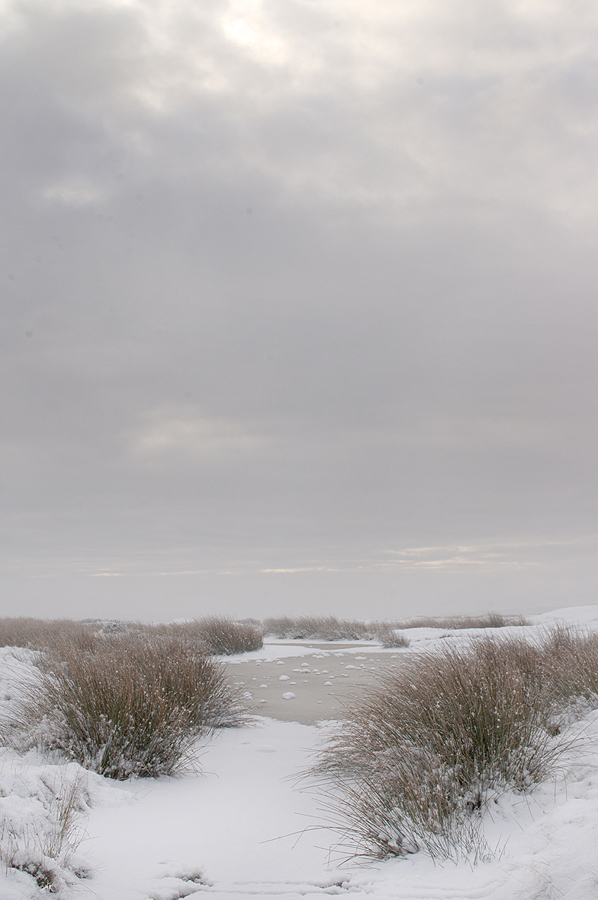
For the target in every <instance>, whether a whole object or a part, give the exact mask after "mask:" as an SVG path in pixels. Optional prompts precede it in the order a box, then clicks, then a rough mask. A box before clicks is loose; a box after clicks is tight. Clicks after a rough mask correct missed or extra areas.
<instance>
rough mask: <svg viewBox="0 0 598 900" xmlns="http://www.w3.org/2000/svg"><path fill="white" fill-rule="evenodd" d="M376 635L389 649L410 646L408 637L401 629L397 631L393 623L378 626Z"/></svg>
mask: <svg viewBox="0 0 598 900" xmlns="http://www.w3.org/2000/svg"><path fill="white" fill-rule="evenodd" d="M376 637H377V638H378V640H379V641H380V643H381V644H382V646H383V647H384V648H385V649H386V650H389V649H391V648H399V647H408V646H409V644H410V641H409V638H408V637H406V636H405V635H404V634H403V633H402V632H401V631H397V629H396V628H393V626H392V625H390V624H388V623H386V622H384V623H382V624H381V625H379V626H378V628H377V630H376Z"/></svg>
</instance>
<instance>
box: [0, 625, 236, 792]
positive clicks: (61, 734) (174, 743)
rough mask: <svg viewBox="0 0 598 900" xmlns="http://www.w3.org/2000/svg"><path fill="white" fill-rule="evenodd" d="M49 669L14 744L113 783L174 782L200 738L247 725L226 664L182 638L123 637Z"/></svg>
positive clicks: (61, 656)
mask: <svg viewBox="0 0 598 900" xmlns="http://www.w3.org/2000/svg"><path fill="white" fill-rule="evenodd" d="M39 665H40V668H39V673H38V675H37V677H36V678H35V679H33V680H30V682H29V684H28V685H27V689H26V692H25V696H24V697H23V698H22V699H21V700H20V701H19V702H18V703H17V704H16V709H15V710H14V711H13V713H12V717H11V723H10V728H9V737H10V740H11V741H12V743H13V745H19V744H20V745H21V746H35V747H38V748H40V749H42V750H58V751H61V752H62V753H63V754H65V755H66V756H67V757H68V758H70V759H73V760H75V761H77V762H78V763H80V764H81V765H82V766H84V767H85V768H87V769H90V770H92V771H95V772H98V773H100V774H103V775H106V776H108V777H110V778H115V779H119V780H122V779H125V778H129V777H131V776H133V775H135V776H140V777H156V776H160V775H170V774H172V773H173V772H176V771H177V770H179V769H180V768H181V767H182V766H183V765H184V763H185V761H186V759H187V755H188V753H189V751H190V750H191V748H192V746H193V744H194V743H195V742H196V740H197V739H198V738H199V737H201V736H205V735H206V734H208V733H209V732H210V731H212V730H213V729H215V728H217V727H223V726H230V725H236V724H240V723H241V722H242V721H243V718H244V712H243V707H242V703H241V700H240V698H239V691H238V689H236V688H234V687H233V686H232V685H231V684H230V683H229V681H228V680H227V678H226V676H225V672H224V669H223V666H222V665H221V664H220V663H219V662H218V661H216V660H214V659H212V658H210V657H209V656H207V655H206V654H205V653H204V652H202V650H201V648H198V646H197V644H196V643H193V642H189V641H185V640H184V639H182V638H181V637H173V636H172V635H164V636H154V637H153V638H152V640H148V639H147V638H146V637H144V636H143V635H139V634H137V635H135V634H133V635H118V636H115V637H113V638H105V639H103V640H101V641H98V642H96V644H95V645H94V647H93V649H92V650H81V649H79V648H78V647H76V646H73V647H70V648H68V647H63V648H62V649H61V651H60V653H54V654H44V655H43V656H42V658H41V660H40V663H39Z"/></svg>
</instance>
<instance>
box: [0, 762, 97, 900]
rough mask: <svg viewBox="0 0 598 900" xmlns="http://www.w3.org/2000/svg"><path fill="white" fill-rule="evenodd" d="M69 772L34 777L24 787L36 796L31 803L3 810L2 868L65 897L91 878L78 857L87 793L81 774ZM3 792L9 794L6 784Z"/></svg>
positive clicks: (0, 826) (0, 824)
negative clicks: (81, 818) (81, 815)
mask: <svg viewBox="0 0 598 900" xmlns="http://www.w3.org/2000/svg"><path fill="white" fill-rule="evenodd" d="M68 769H69V767H68V766H65V767H58V768H57V769H56V770H55V772H54V777H52V774H50V773H48V774H46V773H44V774H42V775H40V776H38V777H37V778H36V777H35V776H29V777H28V778H27V779H25V781H24V782H23V783H22V784H21V791H23V788H25V789H26V788H27V787H29V790H30V791H31V794H30V795H29V797H28V798H27V799H28V802H26V803H22V804H18V805H14V804H7V805H6V806H3V807H1V808H0V866H1V867H2V868H3V869H4V870H5V871H6V872H9V871H10V870H14V871H16V872H21V873H23V874H24V875H25V876H29V877H30V878H31V879H32V881H33V883H34V885H35V887H36V888H38V889H40V890H42V891H44V893H45V892H48V893H52V894H61V893H62V892H63V890H66V889H68V888H69V887H70V888H72V887H74V885H75V884H76V883H77V879H80V878H86V877H88V876H89V870H88V869H87V867H86V865H85V864H83V863H82V861H81V860H80V859H79V858H78V857H77V853H76V851H77V848H78V845H79V843H80V842H81V840H82V838H83V832H82V830H81V829H80V827H79V825H78V818H79V814H80V812H81V811H82V810H83V809H85V808H86V800H87V789H86V784H85V781H84V778H83V777H82V776H81V774H77V775H75V777H74V778H73V776H72V774H71V773H69V772H68ZM10 780H11V779H10V778H8V781H9V782H10ZM0 781H1V779H0ZM1 788H2V792H3V794H4V790H5V785H4V784H2V785H1ZM9 791H10V787H9ZM36 896H37V894H36Z"/></svg>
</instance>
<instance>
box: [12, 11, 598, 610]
mask: <svg viewBox="0 0 598 900" xmlns="http://www.w3.org/2000/svg"><path fill="white" fill-rule="evenodd" d="M0 16H1V20H2V29H0V33H1V35H2V37H0V60H1V61H0V109H1V114H2V121H3V143H4V145H5V146H4V152H3V161H4V164H3V166H2V169H1V170H0V189H1V195H2V197H3V204H4V210H3V212H4V215H3V216H2V225H1V226H0V227H1V228H2V240H1V241H0V247H1V248H2V250H1V251H0V278H2V279H3V282H4V285H3V304H2V307H3V328H2V334H3V338H2V354H1V356H0V367H1V370H2V375H3V379H4V384H5V389H4V391H3V398H4V415H3V416H2V422H3V426H2V434H1V436H0V448H1V452H2V458H3V465H2V472H3V480H4V490H3V496H4V498H5V499H4V502H3V507H4V516H3V522H4V526H3V534H2V546H3V547H4V553H3V563H2V565H3V571H4V576H2V577H4V579H5V590H6V593H7V596H8V597H9V598H10V599H9V604H12V606H11V611H15V610H19V611H21V610H22V609H23V608H25V609H27V610H30V611H33V612H40V611H41V610H45V611H47V612H48V613H52V612H54V613H56V614H61V613H64V614H66V613H69V614H72V613H73V610H77V609H80V610H81V611H82V613H83V614H99V615H101V614H103V611H105V610H106V609H109V608H111V606H110V604H112V603H113V598H115V597H118V598H119V600H118V602H119V604H123V606H122V608H123V611H124V613H126V614H127V615H133V614H147V615H150V614H151V615H157V616H167V615H170V614H181V615H182V614H188V613H189V612H190V611H193V612H202V611H210V612H211V611H213V610H212V608H211V606H210V604H211V603H213V604H219V608H222V609H224V610H226V611H230V612H233V613H235V614H237V613H239V612H241V611H244V612H245V613H246V614H249V615H250V614H252V613H253V614H257V615H260V614H265V613H266V612H271V611H273V609H275V608H276V609H280V608H286V606H287V605H288V604H290V603H292V604H294V606H295V607H297V606H298V605H301V604H302V605H303V606H304V607H305V608H310V609H312V608H313V607H314V606H315V608H316V609H319V608H326V609H330V610H332V611H335V612H342V611H344V610H346V611H347V612H351V614H354V613H359V612H361V613H362V614H364V615H365V614H372V615H376V614H378V615H386V614H388V613H389V612H394V611H396V612H397V614H399V613H401V612H403V611H409V610H411V609H412V608H414V607H417V608H418V609H419V608H420V607H421V604H422V602H425V603H427V604H428V605H429V606H430V611H431V612H435V611H438V609H441V608H445V607H446V608H450V609H451V611H460V610H463V611H466V609H471V608H479V607H480V606H491V605H493V606H495V607H503V608H510V607H512V606H513V605H514V604H515V606H517V605H519V606H521V607H524V606H525V607H526V608H530V609H531V608H543V607H544V606H545V605H546V604H545V599H544V598H545V597H546V596H547V592H548V596H549V597H550V600H551V601H552V599H554V603H555V605H561V606H562V605H565V604H566V603H568V602H571V603H577V602H578V601H579V598H580V596H583V599H584V600H585V601H586V602H591V599H588V598H591V597H592V590H593V588H592V585H593V583H594V581H595V576H596V574H598V573H597V572H596V569H595V564H594V562H593V559H594V557H595V549H596V538H595V536H596V534H597V533H598V527H597V522H596V499H595V498H596V462H595V461H596V459H597V458H598V454H597V450H598V448H597V446H596V445H597V416H596V389H595V386H596V375H597V371H596V369H597V365H598V363H597V360H598V356H597V354H596V352H595V346H596V325H597V318H598V307H597V305H596V303H595V298H594V285H595V283H596V274H597V272H596V269H597V267H598V263H597V261H596V253H595V237H596V227H597V224H598V222H597V217H598V183H597V178H598V175H597V172H598V170H597V169H596V165H595V159H596V150H597V147H596V143H597V133H598V106H597V98H598V54H597V52H596V47H597V46H598V10H596V8H595V6H594V5H593V4H591V3H589V2H585V0H575V2H571V0H567V2H564V0H563V2H560V0H554V2H551V3H549V4H546V3H542V4H539V3H537V2H535V0H489V2H487V3H484V4H482V5H475V6H472V4H471V3H467V2H456V3H451V4H446V3H444V2H442V0H426V2H422V0H417V2H415V0H413V2H411V0H403V2H401V3H400V4H397V3H396V2H394V0H393V2H390V0H388V2H386V0H376V2H375V3H372V4H363V3H362V2H357V0H355V2H353V0H343V2H342V3H341V2H337V0H323V2H319V3H315V2H312V0H301V2H299V0H284V2H278V0H277V2H274V0H272V2H268V0H235V2H233V0H231V2H226V0H206V2H202V3H201V4H198V3H196V2H191V0H178V2H177V3H176V4H172V3H169V2H167V0H153V2H143V3H141V2H133V0H132V2H126V0H43V2H42V0H26V2H22V0H20V2H16V0H3V2H2V3H1V4H0ZM422 547H423V548H432V550H430V551H429V552H428V551H426V552H425V553H424V552H423V551H422V553H420V552H419V551H417V552H415V551H413V548H422ZM462 547H466V548H472V549H469V550H466V551H461V550H459V548H462ZM557 547H558V548H559V549H558V550H555V548H557ZM433 548H439V549H438V550H434V549H433ZM418 554H419V555H418ZM432 569H434V570H435V573H434V575H433V578H432V580H430V578H431V576H430V572H429V570H432ZM424 570H426V571H425V572H424ZM160 573H162V574H161V575H160ZM227 573H228V574H227ZM285 574H286V576H287V577H286V578H285ZM106 575H111V576H112V577H111V578H107V577H96V578H95V579H93V578H92V576H106ZM117 575H120V576H121V578H120V579H117V578H116V576H117ZM270 576H271V577H270ZM269 577H270V581H269V580H268V579H269ZM122 579H128V582H127V586H126V587H118V588H116V587H115V586H114V585H115V583H116V581H117V580H118V581H119V585H120V584H121V582H122ZM380 579H381V580H380ZM100 583H101V585H103V587H101V588H100V587H99V586H98V585H100ZM150 584H151V587H149V585H150ZM274 584H275V585H276V587H275V588H273V587H272V585H274ZM162 585H165V586H164V587H163V586H162ZM256 585H257V587H256ZM263 585H268V586H267V587H263ZM569 589H571V590H574V591H575V592H576V593H575V596H574V595H571V596H570V597H569V596H568V591H569ZM119 592H120V593H119ZM85 597H89V598H90V599H89V600H86V599H84V598H85ZM149 597H151V598H152V599H151V601H150V600H149V599H148V598H149ZM80 598H81V599H80ZM364 602H365V603H367V605H368V608H367V610H366V609H364ZM78 604H79V605H78ZM81 604H82V605H81ZM202 604H203V606H205V607H206V609H203V608H202ZM432 607H433V608H432Z"/></svg>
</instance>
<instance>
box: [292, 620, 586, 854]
mask: <svg viewBox="0 0 598 900" xmlns="http://www.w3.org/2000/svg"><path fill="white" fill-rule="evenodd" d="M597 687H598V637H597V636H589V635H575V634H573V633H568V632H567V633H563V631H562V630H560V631H559V630H557V631H553V632H551V633H549V634H548V635H547V636H546V637H545V638H544V639H543V641H541V642H540V644H539V645H537V646H531V645H529V644H527V643H525V642H522V641H516V640H513V639H503V640H499V639H497V638H490V637H486V638H480V639H478V640H476V641H474V642H472V643H471V644H470V645H469V646H466V647H464V648H459V647H452V646H445V647H443V648H442V649H441V650H440V651H439V652H431V651H430V652H428V653H424V654H422V655H418V656H417V657H413V658H411V659H409V658H406V659H405V661H404V663H403V665H401V668H400V669H399V670H397V671H396V672H393V673H392V674H386V675H384V676H383V677H382V678H381V680H380V681H379V682H378V684H377V685H376V686H375V687H373V688H371V689H370V690H368V691H367V692H366V694H365V695H364V696H363V698H362V699H361V701H359V702H358V703H357V704H356V705H355V707H354V709H353V711H352V713H351V716H350V718H349V720H348V721H347V722H346V723H343V724H342V725H340V726H339V728H338V730H337V731H336V733H335V734H334V735H333V736H332V738H331V739H330V740H329V742H328V743H327V744H326V745H325V747H324V748H323V749H322V751H321V752H320V754H319V756H318V758H317V761H316V763H315V765H314V767H313V769H312V770H311V772H310V773H309V775H310V776H311V777H312V778H313V777H315V779H316V781H317V782H318V783H319V784H320V786H321V787H322V789H323V791H324V797H325V798H326V799H325V803H326V806H327V808H328V810H329V812H330V814H331V815H332V816H333V819H334V820H335V821H337V822H338V825H339V828H340V829H341V830H342V832H343V834H344V835H345V839H346V840H347V842H348V843H349V845H350V846H351V848H352V852H354V853H358V854H364V855H366V856H371V857H383V856H387V855H394V856H402V855H405V854H408V853H414V852H417V851H419V850H424V851H426V852H427V853H429V854H430V855H431V856H432V857H434V858H450V857H453V858H454V857H458V856H460V855H462V854H466V853H470V852H476V853H483V852H484V848H483V840H482V837H481V812H482V811H483V810H484V808H485V807H486V806H487V803H488V802H489V798H491V797H495V796H497V794H499V793H500V792H502V791H506V790H515V791H520V792H524V791H527V790H528V789H530V788H532V787H533V786H534V785H535V784H538V783H539V782H541V781H543V780H544V779H546V778H547V777H548V776H549V775H550V774H551V773H552V772H553V771H554V769H555V767H556V766H557V764H558V760H559V757H560V754H561V753H562V751H563V748H564V746H565V744H564V741H563V739H562V737H558V736H557V735H558V734H559V730H560V726H559V719H560V716H561V714H562V713H563V710H564V709H565V706H566V704H567V703H569V702H570V701H571V700H572V699H573V698H575V697H576V696H580V695H584V696H586V698H590V697H593V698H594V701H597V699H598V695H597V690H596V689H597Z"/></svg>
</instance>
